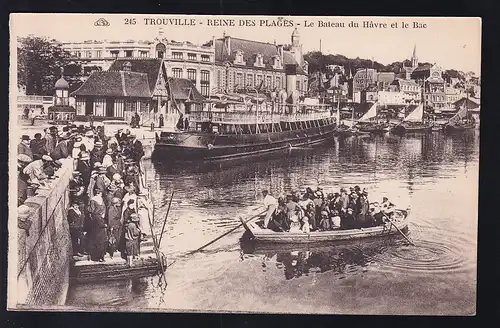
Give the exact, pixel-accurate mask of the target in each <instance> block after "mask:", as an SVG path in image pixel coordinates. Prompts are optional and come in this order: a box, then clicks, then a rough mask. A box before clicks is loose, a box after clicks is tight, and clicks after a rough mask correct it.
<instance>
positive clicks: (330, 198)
mask: <svg viewBox="0 0 500 328" xmlns="http://www.w3.org/2000/svg"><path fill="white" fill-rule="evenodd" d="M262 195H263V196H264V206H265V207H266V209H267V214H266V216H265V218H264V222H263V228H266V229H271V230H274V231H287V232H299V231H302V232H305V233H309V232H311V231H331V230H337V229H360V228H368V227H374V226H377V225H383V224H384V222H385V221H386V220H388V219H389V217H390V216H391V215H392V213H393V211H394V204H392V203H391V202H390V201H389V199H388V198H387V197H384V198H383V200H382V203H378V202H375V203H372V204H370V202H369V200H368V191H367V189H363V190H361V188H360V187H359V186H355V187H350V188H349V189H347V188H341V189H340V192H335V193H328V194H326V195H325V193H324V192H323V190H322V188H317V190H316V191H313V190H312V189H311V188H309V187H308V188H307V189H306V191H305V192H304V193H302V192H295V193H292V194H289V195H286V196H280V197H278V198H275V197H273V196H272V195H271V194H269V192H268V191H267V190H264V191H262Z"/></svg>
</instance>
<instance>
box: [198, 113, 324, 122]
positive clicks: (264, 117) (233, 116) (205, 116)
mask: <svg viewBox="0 0 500 328" xmlns="http://www.w3.org/2000/svg"><path fill="white" fill-rule="evenodd" d="M328 117H331V113H330V112H319V113H306V114H300V113H296V114H269V113H261V114H258V115H256V114H255V113H218V112H193V113H191V114H190V120H191V121H192V122H193V121H194V122H196V121H199V122H203V121H211V122H213V123H238V124H253V123H279V122H281V121H285V122H295V121H310V120H319V119H324V118H328Z"/></svg>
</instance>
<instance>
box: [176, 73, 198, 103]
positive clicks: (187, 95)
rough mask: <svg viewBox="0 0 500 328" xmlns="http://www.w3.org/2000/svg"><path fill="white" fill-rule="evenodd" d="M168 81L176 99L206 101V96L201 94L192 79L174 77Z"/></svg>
mask: <svg viewBox="0 0 500 328" xmlns="http://www.w3.org/2000/svg"><path fill="white" fill-rule="evenodd" d="M167 83H168V84H169V91H170V92H171V95H172V98H174V99H177V100H189V101H191V102H196V103H201V102H203V101H205V97H203V96H202V95H201V93H200V92H199V91H198V89H196V86H195V85H194V84H193V82H191V81H190V80H187V79H181V78H175V77H172V78H169V79H168V81H167Z"/></svg>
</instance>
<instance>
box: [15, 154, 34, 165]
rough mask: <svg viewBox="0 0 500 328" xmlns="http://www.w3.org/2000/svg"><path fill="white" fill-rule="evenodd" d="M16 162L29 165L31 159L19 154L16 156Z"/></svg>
mask: <svg viewBox="0 0 500 328" xmlns="http://www.w3.org/2000/svg"><path fill="white" fill-rule="evenodd" d="M17 161H18V162H21V163H30V162H31V158H30V157H29V156H28V155H26V154H19V155H17Z"/></svg>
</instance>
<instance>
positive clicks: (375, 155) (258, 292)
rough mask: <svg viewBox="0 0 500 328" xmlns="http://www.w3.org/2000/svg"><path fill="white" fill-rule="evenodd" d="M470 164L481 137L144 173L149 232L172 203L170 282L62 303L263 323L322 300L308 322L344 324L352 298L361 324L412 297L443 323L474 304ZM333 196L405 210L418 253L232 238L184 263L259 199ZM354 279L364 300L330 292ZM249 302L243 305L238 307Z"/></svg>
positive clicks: (86, 290) (396, 241) (353, 144)
mask: <svg viewBox="0 0 500 328" xmlns="http://www.w3.org/2000/svg"><path fill="white" fill-rule="evenodd" d="M478 157H479V134H478V132H477V131H471V132H469V133H464V134H461V135H450V136H446V135H444V134H441V133H430V134H424V135H422V134H420V135H418V134H415V135H405V136H402V137H400V136H393V135H385V136H366V137H363V138H358V137H348V138H335V139H334V140H332V142H330V143H325V144H322V145H318V146H315V147H310V148H301V149H293V150H292V151H290V152H284V153H279V154H272V155H268V156H264V157H258V158H252V159H251V160H244V161H243V162H239V163H238V162H220V163H199V164H197V165H186V164H179V163H173V162H169V161H164V160H153V161H147V162H146V163H145V164H146V165H145V166H146V170H147V174H148V176H147V180H148V183H149V184H150V186H151V191H152V195H153V203H154V206H155V218H154V219H155V230H156V231H159V230H161V227H162V224H163V219H164V217H165V214H166V210H167V206H168V202H169V200H170V195H171V193H172V191H174V197H173V201H172V208H171V210H170V214H169V217H168V220H167V225H166V227H167V228H166V230H167V232H166V235H165V236H164V238H163V239H162V240H163V241H162V251H163V252H164V253H165V254H166V255H167V256H169V261H173V260H176V259H179V261H178V262H177V263H176V264H174V265H173V266H172V267H170V268H169V270H168V273H167V280H168V283H169V285H168V287H167V289H166V290H165V292H164V293H160V292H159V291H158V290H157V289H156V288H155V287H154V286H156V285H155V284H150V283H146V284H144V285H138V286H137V288H135V287H134V289H133V290H132V285H130V286H129V285H126V284H125V285H122V284H115V283H110V284H103V285H99V286H98V287H95V286H94V285H88V286H85V287H82V286H72V287H71V288H72V289H71V291H70V295H71V297H70V298H69V299H70V301H69V303H70V304H75V303H76V304H124V305H126V306H133V307H142V306H143V305H144V304H150V305H151V306H154V307H160V308H166V307H169V308H182V309H200V308H207V306H208V307H210V308H219V309H226V310H242V311H244V310H260V311H264V310H266V309H268V307H266V306H265V305H266V304H269V302H271V300H273V301H275V303H276V304H278V303H279V302H280V300H281V301H283V300H290V302H288V303H287V304H286V305H285V303H286V302H285V301H283V303H280V304H279V305H276V307H272V309H273V310H275V311H285V312H287V311H291V310H290V309H293V310H295V311H298V312H301V311H305V310H304V309H302V307H297V306H296V305H294V304H301V306H304V304H302V303H301V302H300V300H298V301H297V302H295V299H294V297H298V296H300V295H320V297H316V298H308V301H307V302H306V303H307V304H306V305H308V306H309V308H308V311H310V312H311V313H312V312H315V310H317V309H319V308H321V309H322V310H321V311H322V312H324V313H331V311H337V313H338V311H340V310H339V309H340V308H341V311H342V312H341V313H351V312H352V309H353V308H356V309H358V307H357V306H358V304H357V302H358V300H359V299H361V298H362V299H363V302H364V303H363V305H362V306H361V307H362V308H360V309H359V311H360V312H364V313H367V312H368V313H371V312H373V311H376V309H380V307H379V306H380V304H379V303H377V300H378V299H379V297H381V296H383V297H384V298H385V299H386V302H389V303H391V304H393V307H391V308H390V309H389V310H388V309H387V308H383V309H380V310H381V311H384V313H387V312H391V313H393V312H396V313H402V312H404V311H401V310H400V308H399V304H402V303H405V302H409V301H408V297H407V295H408V293H411V294H412V299H411V304H406V306H407V308H406V310H408V309H410V311H409V312H407V313H413V312H415V311H416V310H415V309H418V310H419V311H417V312H418V313H444V314H452V313H457V309H458V310H460V309H459V308H460V306H458V305H457V304H462V305H463V306H462V309H466V310H467V311H469V310H470V309H471V308H473V306H474V305H473V304H472V303H473V300H474V295H475V294H474V293H475V285H474V282H475V266H476V245H477V193H478V191H477V181H478V170H479V169H478ZM342 185H344V186H353V185H360V186H362V187H366V188H368V190H369V192H370V194H369V200H370V201H377V200H381V197H382V196H388V197H389V199H390V200H391V201H392V202H394V203H395V204H397V205H398V206H399V207H402V208H406V207H407V206H411V213H410V222H409V231H410V234H411V238H412V240H413V241H414V242H415V244H416V245H417V246H416V247H414V246H410V245H408V244H407V243H406V241H404V240H403V239H402V238H398V236H397V235H395V236H392V237H391V238H387V237H384V238H381V239H379V240H373V241H368V240H363V241H359V242H354V243H350V244H343V245H339V244H336V245H331V244H329V245H312V246H304V245H302V246H300V247H297V246H292V247H289V248H283V246H280V247H274V248H272V247H267V248H266V247H263V246H262V245H252V244H245V243H241V242H240V237H241V234H242V229H240V230H236V231H235V232H234V233H232V234H229V235H228V236H226V237H224V238H223V239H221V240H219V241H217V242H216V243H215V244H213V245H211V246H209V247H208V248H207V249H206V250H205V251H204V252H202V253H197V254H195V255H193V256H186V253H188V252H189V251H192V250H194V249H196V248H198V247H199V246H201V245H204V244H205V243H207V242H209V241H211V240H213V239H214V238H216V237H217V236H219V235H221V234H223V233H225V232H226V231H228V230H229V229H231V228H233V227H235V226H237V225H238V224H239V220H238V217H239V216H241V217H250V216H251V212H252V210H255V207H256V205H260V204H261V202H262V199H261V197H262V196H261V190H262V189H268V190H270V191H271V192H272V193H273V194H274V195H278V194H280V193H287V192H290V191H292V190H301V189H305V187H315V186H321V187H323V189H324V190H325V191H326V192H329V191H330V190H332V191H333V190H336V189H338V188H339V187H340V186H342ZM240 252H241V253H240ZM364 275H369V279H370V282H372V284H371V285H364V287H363V292H362V293H361V292H359V290H356V289H355V288H344V289H342V288H339V286H343V283H347V282H349V284H348V285H349V286H351V285H352V284H354V283H353V281H355V282H361V281H363V279H362V278H360V277H361V276H364ZM332 281H333V282H335V283H332ZM221 282H222V283H221ZM302 282H304V283H302ZM365 293H366V294H370V295H371V296H370V297H369V298H365V297H364V295H365ZM247 294H248V295H250V297H249V298H248V299H249V300H251V302H250V301H245V300H244V299H242V298H245V297H246V295H247ZM220 295H224V297H220ZM332 295H334V297H333V296H332ZM120 300H121V301H120ZM322 300H328V302H326V303H325V302H323V301H322ZM339 300H342V301H341V302H339ZM163 301H164V302H163ZM165 304H166V305H165ZM207 304H208V305H207ZM273 304H274V303H273ZM401 306H403V305H401ZM349 309H350V311H351V312H350V311H349ZM329 311H330V312H329ZM462 312H463V311H462Z"/></svg>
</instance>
